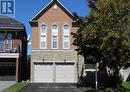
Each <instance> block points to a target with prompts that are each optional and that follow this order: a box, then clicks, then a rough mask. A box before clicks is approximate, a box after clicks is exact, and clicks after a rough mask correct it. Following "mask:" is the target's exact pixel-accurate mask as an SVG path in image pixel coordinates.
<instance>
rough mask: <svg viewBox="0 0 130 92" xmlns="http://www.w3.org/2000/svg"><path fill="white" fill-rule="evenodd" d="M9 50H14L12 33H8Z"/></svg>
mask: <svg viewBox="0 0 130 92" xmlns="http://www.w3.org/2000/svg"><path fill="white" fill-rule="evenodd" d="M7 40H8V41H7V48H8V49H12V34H11V33H8V34H7Z"/></svg>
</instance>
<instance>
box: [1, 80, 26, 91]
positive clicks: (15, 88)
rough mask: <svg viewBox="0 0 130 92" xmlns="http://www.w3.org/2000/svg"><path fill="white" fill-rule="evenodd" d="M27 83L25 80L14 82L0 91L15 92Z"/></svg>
mask: <svg viewBox="0 0 130 92" xmlns="http://www.w3.org/2000/svg"><path fill="white" fill-rule="evenodd" d="M27 84H28V83H27V82H21V83H16V84H14V85H12V86H10V87H9V88H7V89H5V90H3V91H2V92H17V91H18V90H20V89H22V88H23V87H25V86H26V85H27Z"/></svg>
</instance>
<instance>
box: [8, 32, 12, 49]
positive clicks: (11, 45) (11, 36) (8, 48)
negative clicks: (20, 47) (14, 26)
mask: <svg viewBox="0 0 130 92" xmlns="http://www.w3.org/2000/svg"><path fill="white" fill-rule="evenodd" d="M8 34H11V44H10V45H11V46H10V48H8V49H12V45H13V44H12V39H13V34H12V33H7V47H8V44H9V41H8V40H10V39H8Z"/></svg>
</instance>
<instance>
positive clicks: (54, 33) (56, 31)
mask: <svg viewBox="0 0 130 92" xmlns="http://www.w3.org/2000/svg"><path fill="white" fill-rule="evenodd" d="M52 35H58V26H57V25H52Z"/></svg>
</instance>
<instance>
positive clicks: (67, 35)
mask: <svg viewBox="0 0 130 92" xmlns="http://www.w3.org/2000/svg"><path fill="white" fill-rule="evenodd" d="M65 36H68V39H69V41H68V48H65V46H64V42H65V39H64V38H65ZM63 48H64V49H70V36H69V35H63Z"/></svg>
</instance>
